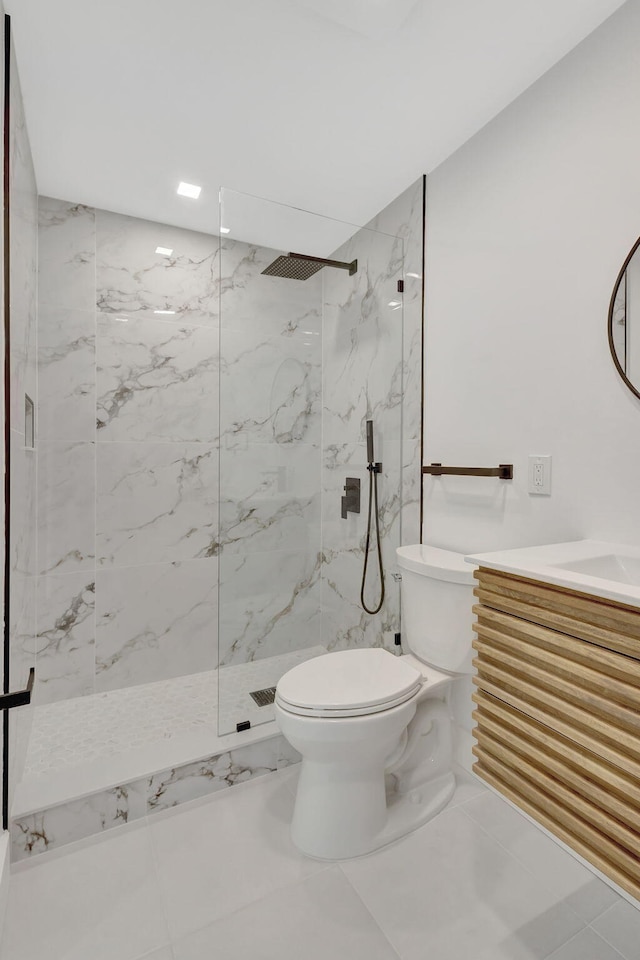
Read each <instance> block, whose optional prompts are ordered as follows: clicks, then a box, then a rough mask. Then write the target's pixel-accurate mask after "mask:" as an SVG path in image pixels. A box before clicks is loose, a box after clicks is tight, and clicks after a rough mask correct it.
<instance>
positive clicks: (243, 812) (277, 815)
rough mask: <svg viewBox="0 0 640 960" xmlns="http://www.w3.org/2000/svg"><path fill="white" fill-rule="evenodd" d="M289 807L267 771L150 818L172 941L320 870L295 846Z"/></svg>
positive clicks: (287, 795) (287, 794) (285, 793)
mask: <svg viewBox="0 0 640 960" xmlns="http://www.w3.org/2000/svg"><path fill="white" fill-rule="evenodd" d="M228 798H231V799H232V802H231V803H228V802H225V801H226V800H227V799H228ZM292 813H293V797H292V796H291V793H290V792H289V791H288V790H287V788H286V785H285V782H284V780H282V779H281V777H280V775H279V774H273V775H271V776H268V777H261V778H260V779H257V780H254V781H252V782H250V783H246V784H242V785H241V786H238V787H234V789H233V791H232V795H230V794H228V793H227V792H226V791H223V792H218V793H217V794H215V795H214V796H213V797H212V798H211V799H210V800H209V801H208V802H206V803H203V804H201V805H199V806H197V807H194V808H192V809H186V808H185V809H181V808H176V810H175V812H172V813H171V814H163V815H162V819H161V820H160V821H158V822H156V821H154V820H153V819H151V820H150V827H151V834H152V838H153V842H154V846H155V851H156V857H157V863H158V869H159V873H160V881H161V884H162V890H163V894H164V903H165V911H166V916H167V922H168V925H169V931H170V933H171V939H172V940H175V939H178V938H180V937H183V936H186V935H187V934H189V933H191V932H192V931H194V930H197V929H198V928H200V927H203V926H204V925H205V924H208V923H211V922H212V921H214V920H216V919H218V918H220V917H224V916H227V915H228V914H230V913H232V912H233V911H235V910H238V909H240V908H241V907H243V906H246V905H247V904H249V903H252V902H254V901H256V900H259V899H261V898H262V897H264V896H265V895H266V894H267V893H269V892H271V891H273V890H277V889H278V888H282V887H286V886H287V885H288V884H292V883H295V882H296V881H299V880H302V879H304V878H305V877H307V876H310V875H311V874H313V873H316V872H318V871H320V870H322V869H323V868H324V866H325V865H324V864H320V863H318V862H317V861H314V860H309V859H308V858H305V857H303V856H302V855H301V854H299V853H297V851H296V850H295V848H294V846H293V844H292V842H291V839H290V837H289V821H290V819H291V816H292Z"/></svg>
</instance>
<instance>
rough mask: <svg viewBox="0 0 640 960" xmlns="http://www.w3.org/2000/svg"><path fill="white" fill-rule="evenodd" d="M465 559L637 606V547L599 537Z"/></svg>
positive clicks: (639, 567) (639, 581) (639, 556)
mask: <svg viewBox="0 0 640 960" xmlns="http://www.w3.org/2000/svg"><path fill="white" fill-rule="evenodd" d="M465 560H467V561H469V562H470V563H474V564H477V565H478V566H483V567H488V568H489V569H494V570H502V571H503V572H504V573H511V574H514V575H515V576H517V577H524V578H526V579H528V580H542V581H543V582H545V583H553V584H556V585H557V586H561V587H567V588H568V589H570V590H576V591H578V592H580V593H589V594H592V595H594V596H600V597H605V598H607V599H610V600H616V601H620V602H622V603H626V604H629V605H630V606H633V607H640V547H636V546H630V545H628V544H623V543H603V542H601V541H599V540H575V541H572V542H570V543H548V544H545V545H543V546H536V547H519V548H517V549H515V550H496V551H494V552H492V553H482V554H474V555H473V556H470V557H465Z"/></svg>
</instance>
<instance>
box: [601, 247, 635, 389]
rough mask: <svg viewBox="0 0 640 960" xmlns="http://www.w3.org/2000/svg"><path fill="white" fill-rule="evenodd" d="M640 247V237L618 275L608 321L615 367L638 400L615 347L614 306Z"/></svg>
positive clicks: (610, 302)
mask: <svg viewBox="0 0 640 960" xmlns="http://www.w3.org/2000/svg"><path fill="white" fill-rule="evenodd" d="M639 247H640V237H638V239H637V240H636V242H635V243H634V245H633V246H632V247H631V250H630V251H629V253H628V254H627V257H626V259H625V261H624V263H623V264H622V267H621V268H620V272H619V273H618V276H617V279H616V282H615V283H614V285H613V293H612V294H611V300H610V301H609V319H608V323H607V333H608V336H609V350H610V351H611V356H612V357H613V362H614V364H615V366H616V370H617V371H618V373H619V374H620V376H621V377H622V379H623V380H624V382H625V383H626V385H627V386H628V388H629V390H631V393H633V394H634V395H635V396H636V397H637V398H638V400H640V387H635V386H634V385H633V384H632V383H631V381H630V380H629V378H628V376H627V375H626V373H625V371H624V370H623V369H622V367H621V365H620V361H619V360H618V355H617V354H616V348H615V345H614V342H613V307H614V304H615V300H616V296H617V293H618V287H619V286H620V282H621V280H622V278H623V277H624V275H625V272H626V269H627V267H628V266H629V263H630V262H631V259H632V257H633V255H634V253H635V252H636V250H637V249H638V248H639Z"/></svg>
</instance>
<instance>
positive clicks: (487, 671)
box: [473, 664, 640, 770]
mask: <svg viewBox="0 0 640 960" xmlns="http://www.w3.org/2000/svg"><path fill="white" fill-rule="evenodd" d="M473 682H474V684H475V685H476V686H477V687H478V688H479V689H480V690H481V691H483V692H484V693H487V694H489V695H490V696H493V697H495V698H496V699H498V700H501V701H503V702H504V703H507V704H509V705H510V706H512V707H513V708H514V709H516V710H520V711H522V713H523V714H525V715H526V716H529V717H533V718H534V719H536V720H539V721H540V723H543V724H545V725H547V726H548V727H549V728H550V729H552V730H557V731H558V732H560V733H563V734H564V735H565V736H566V737H568V738H569V739H572V740H574V742H575V743H578V744H580V745H581V746H586V747H588V748H590V749H593V751H594V752H595V753H597V754H598V756H600V757H604V758H605V759H607V760H610V761H611V762H612V763H614V764H616V765H618V766H620V767H621V768H622V769H623V770H626V769H627V765H626V763H625V760H626V758H630V759H631V760H632V761H633V762H634V763H640V738H639V736H638V733H637V732H633V731H628V730H621V729H620V727H619V726H618V725H617V724H615V723H613V722H611V721H610V720H608V719H603V718H602V717H598V716H594V715H593V713H592V712H591V711H589V710H585V709H583V708H582V707H579V706H576V705H575V704H572V703H566V702H565V701H564V700H563V699H562V698H560V697H556V696H555V695H554V694H551V693H549V692H548V691H545V690H541V689H540V688H538V687H534V686H533V685H532V684H529V683H527V681H525V680H520V679H518V678H514V677H512V676H510V675H509V674H508V673H507V672H505V671H504V670H500V669H499V668H498V667H496V666H494V665H493V664H479V666H478V674H477V676H475V677H474V678H473Z"/></svg>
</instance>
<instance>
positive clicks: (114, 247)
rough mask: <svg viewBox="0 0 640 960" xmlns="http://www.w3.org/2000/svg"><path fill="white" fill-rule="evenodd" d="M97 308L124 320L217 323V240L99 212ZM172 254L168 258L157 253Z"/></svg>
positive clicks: (159, 224) (146, 221) (148, 222)
mask: <svg viewBox="0 0 640 960" xmlns="http://www.w3.org/2000/svg"><path fill="white" fill-rule="evenodd" d="M96 223H97V226H96V246H97V266H96V286H97V306H98V309H99V310H101V311H103V312H104V313H111V314H114V315H118V316H121V315H122V316H125V317H151V318H153V317H154V316H156V314H155V312H154V311H156V310H171V311H174V312H173V314H165V315H164V318H165V320H166V321H167V322H172V323H189V324H197V325H203V326H213V325H215V324H216V320H217V314H218V289H219V271H220V265H219V253H218V245H219V240H218V237H215V236H207V235H206V234H204V233H196V232H195V231H193V230H182V229H180V228H179V227H172V226H168V225H166V224H161V223H155V222H152V221H150V220H139V219H136V218H134V217H125V216H122V215H120V214H117V213H109V212H108V211H105V210H98V211H97V213H96ZM157 247H164V248H166V249H168V250H171V251H172V253H171V255H170V256H163V255H162V254H158V253H156V248H157Z"/></svg>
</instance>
